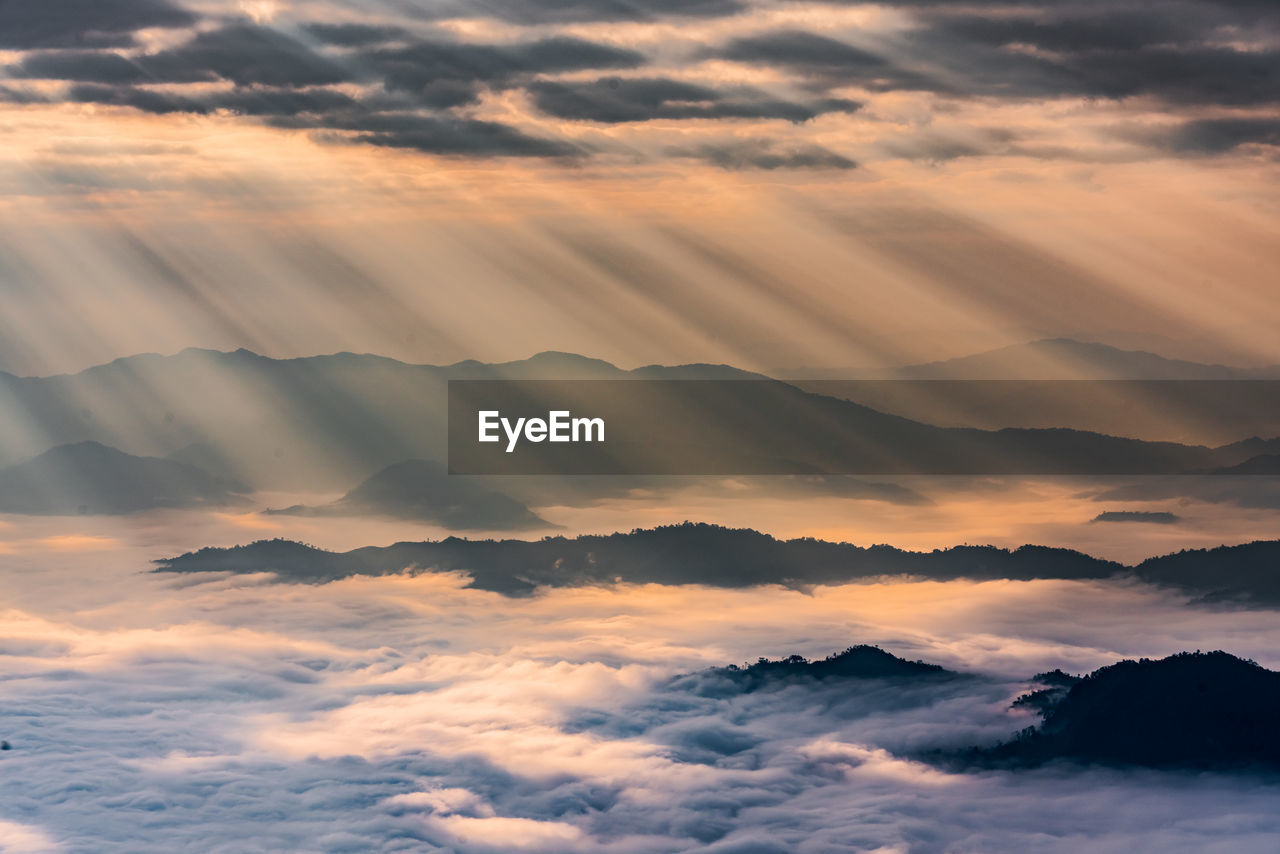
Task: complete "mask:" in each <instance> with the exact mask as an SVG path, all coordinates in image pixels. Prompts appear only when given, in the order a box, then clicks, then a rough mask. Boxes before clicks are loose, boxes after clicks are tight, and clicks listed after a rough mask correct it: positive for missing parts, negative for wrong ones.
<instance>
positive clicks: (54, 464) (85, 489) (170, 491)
mask: <svg viewBox="0 0 1280 854" xmlns="http://www.w3.org/2000/svg"><path fill="white" fill-rule="evenodd" d="M241 488H242V487H240V486H239V485H237V484H235V483H232V482H228V481H225V480H222V479H219V478H217V477H215V476H214V475H211V474H209V473H208V472H205V471H203V470H201V469H198V468H196V467H195V466H191V465H187V464H185V463H180V462H175V461H173V460H163V459H157V458H154V457H136V456H132V455H130V454H126V453H123V452H122V451H118V450H116V449H115V448H109V447H107V446H106V445H102V444H99V443H97V442H79V443H76V444H72V445H61V446H59V447H56V448H52V449H50V450H48V451H46V452H44V453H43V454H40V455H39V456H37V457H35V458H33V459H31V460H27V461H26V462H23V463H19V464H17V465H14V466H10V467H9V468H6V469H3V470H0V513H24V514H28V515H55V516H63V515H75V514H108V515H116V514H124V513H133V512H137V511H141V510H152V509H156V508H162V507H201V506H211V505H225V504H232V503H236V502H238V501H241V500H243V499H242V498H241V497H240V496H238V495H236V494H235V493H236V492H237V491H238V490H239V489H241Z"/></svg>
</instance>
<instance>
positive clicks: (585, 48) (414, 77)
mask: <svg viewBox="0 0 1280 854" xmlns="http://www.w3.org/2000/svg"><path fill="white" fill-rule="evenodd" d="M360 59H361V61H362V62H365V63H367V64H369V65H371V66H373V67H375V68H377V69H378V70H379V71H380V73H381V74H382V76H383V79H384V82H385V85H386V87H387V88H388V89H390V90H405V91H410V92H413V91H420V90H423V89H427V88H429V87H431V86H432V85H434V84H436V83H438V82H439V81H442V80H449V81H461V82H465V83H470V84H478V83H498V82H505V81H509V80H511V79H513V78H515V77H519V76H521V75H529V74H547V73H555V72H565V71H581V70H585V69H594V68H635V67H638V66H640V65H643V64H644V63H645V61H646V60H645V57H644V56H643V54H641V53H639V52H637V51H634V50H628V49H626V48H617V47H612V46H610V45H603V44H597V43H595V42H590V41H586V40H583V39H578V38H572V37H568V36H556V37H552V38H546V39H540V40H538V41H532V42H520V43H516V44H511V45H489V44H472V43H460V42H444V41H421V42H415V43H413V44H410V45H408V46H406V47H398V48H380V49H377V50H371V51H367V52H365V53H363V54H361V56H360Z"/></svg>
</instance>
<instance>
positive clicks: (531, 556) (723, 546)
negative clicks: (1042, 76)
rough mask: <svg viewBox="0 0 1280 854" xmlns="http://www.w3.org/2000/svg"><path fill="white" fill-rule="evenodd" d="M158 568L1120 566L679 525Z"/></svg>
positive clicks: (568, 580) (873, 571)
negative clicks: (789, 537)
mask: <svg viewBox="0 0 1280 854" xmlns="http://www.w3.org/2000/svg"><path fill="white" fill-rule="evenodd" d="M157 565H158V570H157V571H160V572H242V573H252V572H275V573H278V574H280V575H281V576H283V577H285V578H286V579H289V580H293V581H304V582H319V581H327V580H332V579H334V578H342V577H346V576H349V575H384V574H389V573H395V572H399V571H401V570H403V569H404V568H405V567H407V566H416V567H430V568H431V569H434V570H441V571H449V570H464V571H466V572H468V573H470V574H471V576H472V578H473V581H472V586H473V587H478V588H480V589H483V590H494V591H497V592H500V593H505V594H508V595H524V594H527V593H530V592H532V591H533V590H535V589H536V588H537V587H539V586H548V587H573V586H583V585H592V584H613V583H618V582H621V583H630V584H707V585H711V586H715V587H751V586H756V585H762V584H779V585H784V586H788V587H795V588H803V587H807V586H811V585H816V584H833V583H842V582H846V581H849V580H851V579H856V578H873V577H876V576H881V575H912V576H921V577H925V578H939V579H951V578H977V579H990V578H1019V579H1030V578H1105V577H1109V576H1111V575H1115V574H1116V573H1118V572H1121V571H1123V569H1124V567H1122V566H1121V565H1120V564H1117V563H1113V562H1111V561H1105V560H1099V559H1097V558H1093V557H1089V556H1088V555H1084V554H1081V553H1079V552H1075V551H1071V550H1069V549H1051V548H1044V547H1040V546H1024V547H1022V548H1019V549H1014V550H1012V551H1010V550H1007V549H999V548H995V547H994V546H957V547H955V548H951V549H946V550H942V551H934V552H909V551H903V550H900V549H895V548H893V547H891V546H871V547H869V548H862V547H860V546H854V545H850V544H848V543H830V542H824V541H822V540H814V539H809V538H804V539H794V540H778V539H775V538H773V537H771V536H769V535H767V534H762V533H760V532H758V531H753V530H750V529H734V528H723V527H720V526H718V525H707V524H693V523H685V524H683V525H670V526H664V527H658V528H651V529H638V530H635V531H632V532H630V533H626V534H623V533H618V534H609V535H605V536H602V535H583V536H579V537H574V538H566V537H544V538H542V539H541V540H533V541H530V540H464V539H459V538H456V537H449V538H447V539H444V540H439V541H427V542H419V543H396V544H394V545H391V546H386V547H368V548H361V549H355V550H354V551H349V552H342V553H335V552H327V551H323V550H320V549H316V548H313V547H311V546H304V545H302V544H300V543H291V542H288V541H283V540H270V541H260V542H257V543H251V544H249V545H245V546H236V547H233V548H205V549H201V550H200V551H197V552H191V553H188V554H184V555H181V556H178V557H172V558H165V559H162V560H159V561H157Z"/></svg>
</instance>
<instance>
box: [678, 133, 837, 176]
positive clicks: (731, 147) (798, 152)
mask: <svg viewBox="0 0 1280 854" xmlns="http://www.w3.org/2000/svg"><path fill="white" fill-rule="evenodd" d="M667 154H668V155H669V156H675V157H691V158H696V159H700V160H705V161H707V162H709V163H713V164H715V165H716V166H718V167H720V168H721V169H726V170H730V171H737V170H743V169H762V170H765V171H774V170H777V169H854V168H856V167H857V165H858V164H857V163H855V162H854V161H853V160H850V159H849V158H848V157H845V156H844V155H842V154H837V153H836V152H834V151H831V150H830V149H827V148H823V147H822V146H820V145H805V144H802V145H795V146H785V145H776V144H774V143H772V142H770V141H768V140H751V141H742V142H725V143H708V144H706V145H700V146H694V147H672V148H669V149H667Z"/></svg>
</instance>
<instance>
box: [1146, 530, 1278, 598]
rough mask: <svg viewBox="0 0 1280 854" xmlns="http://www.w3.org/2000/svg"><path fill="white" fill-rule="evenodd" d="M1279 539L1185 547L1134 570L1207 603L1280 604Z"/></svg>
mask: <svg viewBox="0 0 1280 854" xmlns="http://www.w3.org/2000/svg"><path fill="white" fill-rule="evenodd" d="M1278 567H1280V541H1277V540H1257V541H1254V542H1252V543H1242V544H1240V545H1235V546H1219V547H1217V548H1213V549H1184V550H1182V551H1179V552H1176V553H1174V554H1168V555H1161V556H1159V557H1153V558H1148V559H1147V560H1144V561H1143V562H1142V563H1140V564H1138V565H1137V566H1136V567H1134V569H1133V572H1134V574H1135V575H1136V576H1137V577H1138V578H1141V579H1142V580H1144V581H1147V582H1150V583H1152V584H1160V585H1164V586H1167V587H1177V588H1180V589H1182V590H1185V591H1187V592H1190V593H1193V594H1196V595H1197V596H1198V597H1199V598H1200V599H1201V600H1202V601H1206V602H1231V601H1237V602H1241V603H1251V604H1259V605H1280V572H1277V568H1278Z"/></svg>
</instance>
